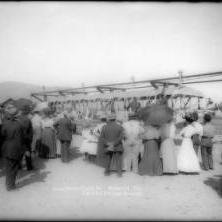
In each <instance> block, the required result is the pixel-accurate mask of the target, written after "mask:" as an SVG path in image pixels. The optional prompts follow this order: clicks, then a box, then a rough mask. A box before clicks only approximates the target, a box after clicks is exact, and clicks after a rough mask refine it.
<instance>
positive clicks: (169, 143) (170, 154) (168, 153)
mask: <svg viewBox="0 0 222 222" xmlns="http://www.w3.org/2000/svg"><path fill="white" fill-rule="evenodd" d="M160 153H161V157H162V160H163V173H178V170H177V155H176V146H175V144H174V141H173V139H170V138H167V139H165V140H164V141H163V142H162V144H161V146H160Z"/></svg>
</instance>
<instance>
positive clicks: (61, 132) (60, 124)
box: [55, 117, 75, 141]
mask: <svg viewBox="0 0 222 222" xmlns="http://www.w3.org/2000/svg"><path fill="white" fill-rule="evenodd" d="M55 126H56V128H57V130H58V135H57V137H58V139H60V140H67V141H71V140H72V133H73V131H74V130H75V125H74V124H73V123H72V122H71V120H69V119H67V118H65V117H64V118H61V119H59V120H58V121H57V123H56V124H55Z"/></svg>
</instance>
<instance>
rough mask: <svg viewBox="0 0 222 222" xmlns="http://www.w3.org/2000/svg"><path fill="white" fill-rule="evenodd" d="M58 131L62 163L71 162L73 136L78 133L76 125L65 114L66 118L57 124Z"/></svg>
mask: <svg viewBox="0 0 222 222" xmlns="http://www.w3.org/2000/svg"><path fill="white" fill-rule="evenodd" d="M54 126H55V128H56V129H57V138H58V139H59V140H60V142H61V159H62V162H68V161H69V148H70V144H71V141H72V134H73V133H74V132H75V131H76V125H75V124H74V123H73V122H72V121H71V119H70V118H69V116H68V114H67V113H66V112H65V113H64V117H62V118H60V119H59V120H58V121H57V122H56V123H55V124H54Z"/></svg>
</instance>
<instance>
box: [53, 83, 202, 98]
mask: <svg viewBox="0 0 222 222" xmlns="http://www.w3.org/2000/svg"><path fill="white" fill-rule="evenodd" d="M161 92H162V88H158V89H155V88H148V89H143V90H138V89H137V90H135V89H134V90H127V91H113V92H104V93H94V94H86V95H85V94H77V95H74V96H68V97H66V98H64V97H60V98H56V101H68V100H82V99H85V100H95V99H97V98H100V99H112V98H115V97H117V98H129V97H143V96H148V97H150V96H157V95H159V94H160V93H161ZM164 93H165V95H170V96H173V97H177V96H193V97H202V98H203V97H204V95H203V94H202V93H201V92H200V91H199V90H196V89H193V88H191V87H186V86H180V87H176V86H169V87H167V88H166V89H165V92H164Z"/></svg>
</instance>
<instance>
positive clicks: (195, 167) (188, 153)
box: [177, 138, 200, 173]
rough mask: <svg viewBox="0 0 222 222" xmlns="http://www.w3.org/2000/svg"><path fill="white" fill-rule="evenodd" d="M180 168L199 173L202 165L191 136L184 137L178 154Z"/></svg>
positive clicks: (187, 171)
mask: <svg viewBox="0 0 222 222" xmlns="http://www.w3.org/2000/svg"><path fill="white" fill-rule="evenodd" d="M177 166H178V170H179V171H181V172H186V173H199V172H200V165H199V160H198V157H197V154H196V152H195V151H194V148H193V142H192V140H191V139H190V138H184V139H183V141H182V144H181V146H180V148H179V151H178V154H177Z"/></svg>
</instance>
